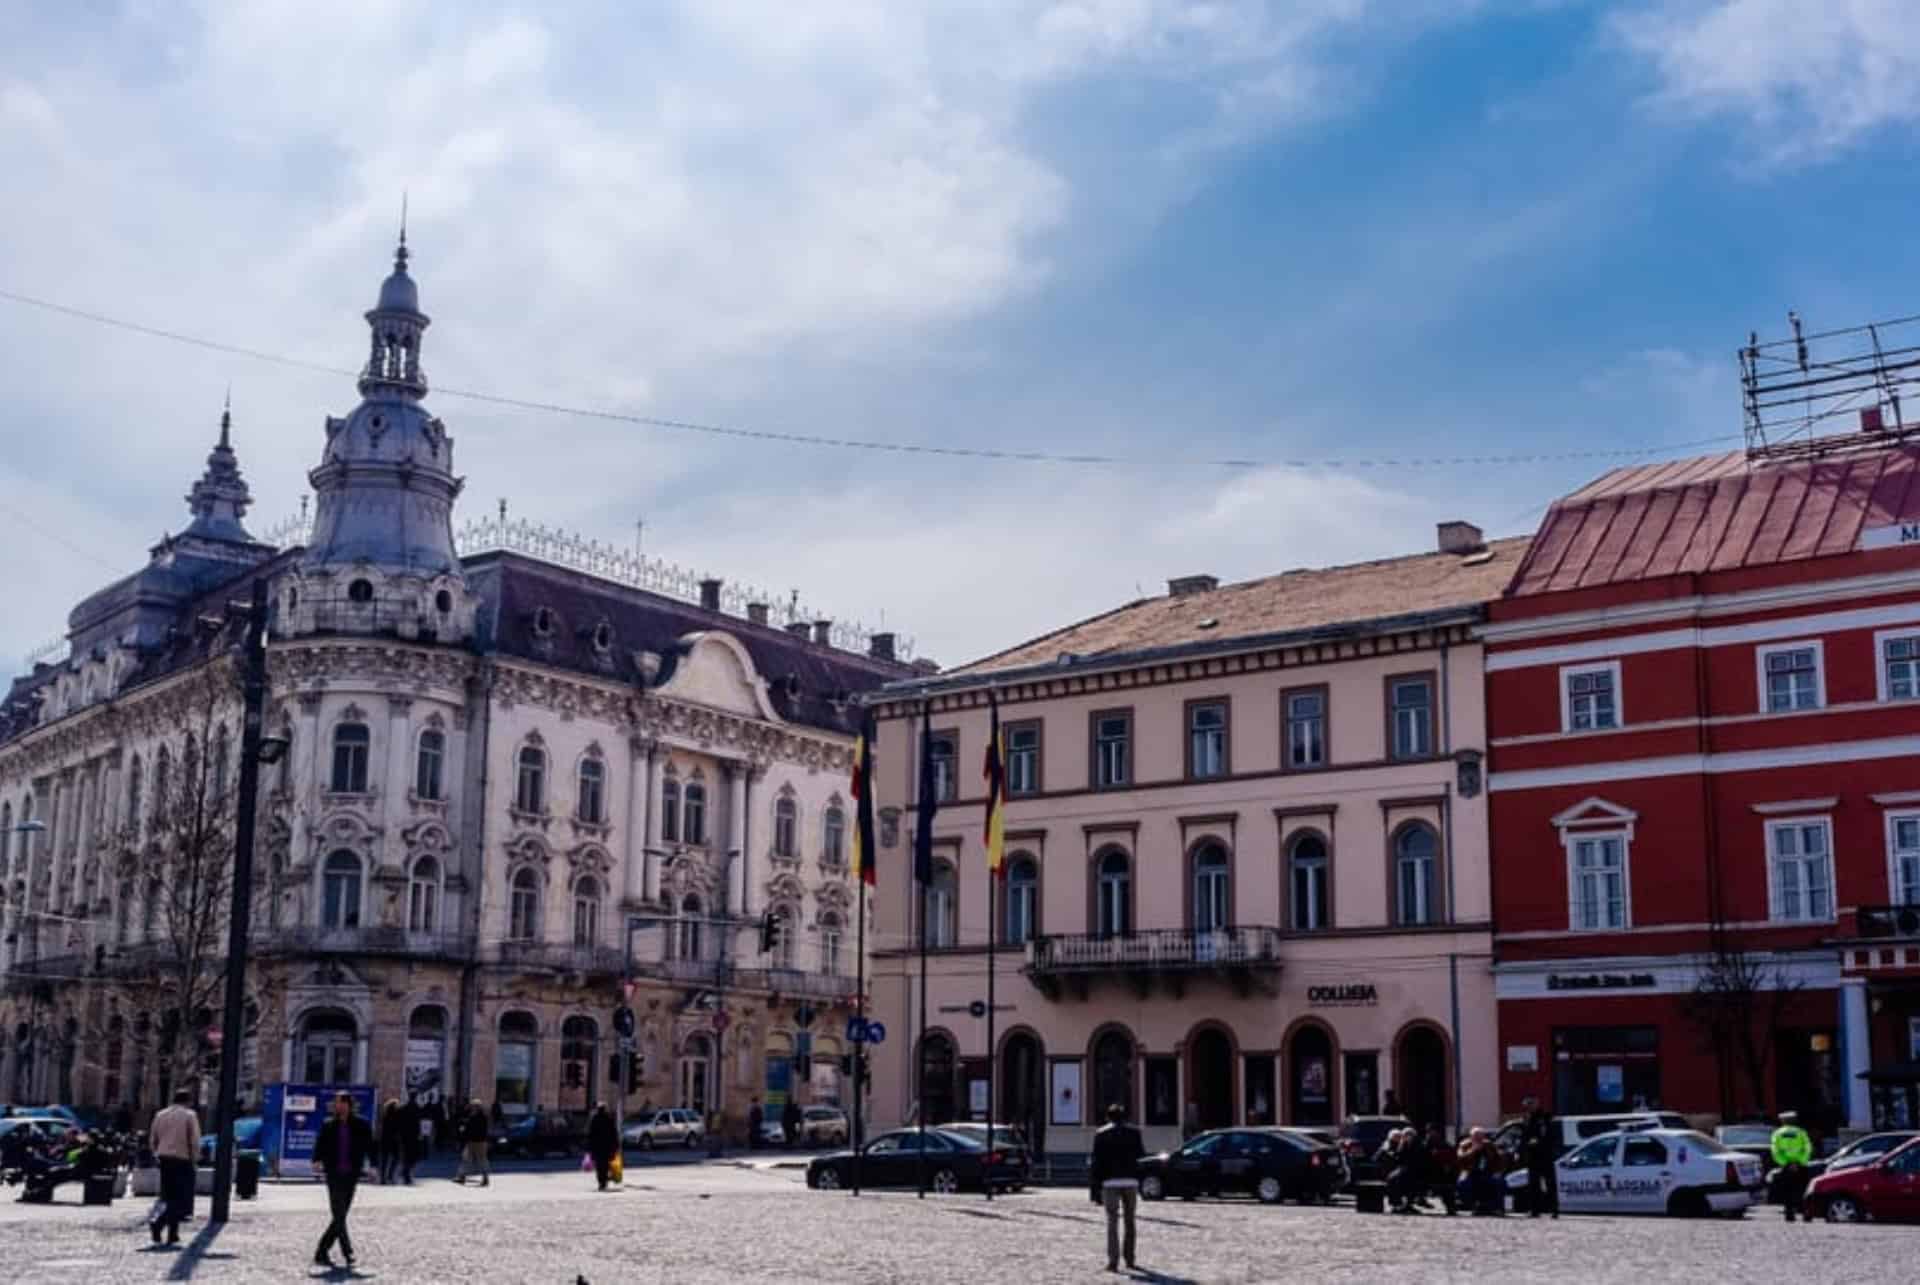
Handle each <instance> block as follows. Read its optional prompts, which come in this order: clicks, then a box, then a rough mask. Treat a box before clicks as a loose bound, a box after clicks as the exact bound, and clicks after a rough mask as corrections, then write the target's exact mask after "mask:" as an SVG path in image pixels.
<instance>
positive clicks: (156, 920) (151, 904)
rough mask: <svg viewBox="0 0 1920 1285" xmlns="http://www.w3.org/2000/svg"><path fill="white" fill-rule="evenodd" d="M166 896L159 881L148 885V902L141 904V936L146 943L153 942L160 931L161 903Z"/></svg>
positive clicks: (156, 880)
mask: <svg viewBox="0 0 1920 1285" xmlns="http://www.w3.org/2000/svg"><path fill="white" fill-rule="evenodd" d="M165 899H166V894H165V893H164V892H163V891H162V890H161V888H160V881H159V880H158V879H155V880H152V881H151V882H149V883H148V884H147V896H146V900H144V901H142V902H141V903H140V935H141V937H142V938H143V939H144V940H146V941H152V940H154V938H155V937H156V936H158V935H159V931H160V903H161V902H162V901H163V900H165Z"/></svg>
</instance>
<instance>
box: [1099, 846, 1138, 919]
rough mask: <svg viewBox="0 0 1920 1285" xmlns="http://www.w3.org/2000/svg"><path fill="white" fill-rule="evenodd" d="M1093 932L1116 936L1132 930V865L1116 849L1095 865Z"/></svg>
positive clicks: (1101, 856)
mask: <svg viewBox="0 0 1920 1285" xmlns="http://www.w3.org/2000/svg"><path fill="white" fill-rule="evenodd" d="M1095 871H1096V874H1095V880H1096V882H1095V885H1094V899H1093V906H1094V932H1095V933H1096V934H1098V935H1099V936H1102V937H1118V936H1120V935H1121V934H1123V933H1130V932H1132V931H1133V862H1132V861H1131V860H1129V859H1128V857H1127V854H1126V853H1125V852H1123V851H1121V850H1120V849H1119V848H1108V849H1107V850H1106V851H1105V852H1104V853H1102V854H1101V855H1100V858H1099V860H1098V861H1097V863H1096V864H1095Z"/></svg>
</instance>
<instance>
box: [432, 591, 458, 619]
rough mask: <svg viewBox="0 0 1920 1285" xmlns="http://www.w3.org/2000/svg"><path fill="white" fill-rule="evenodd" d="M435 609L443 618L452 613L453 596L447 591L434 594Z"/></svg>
mask: <svg viewBox="0 0 1920 1285" xmlns="http://www.w3.org/2000/svg"><path fill="white" fill-rule="evenodd" d="M433 609H434V610H435V611H437V612H439V613H440V614H441V615H443V616H444V615H446V614H447V613H448V612H449V611H452V610H453V595H452V594H450V593H448V592H447V591H446V590H445V589H442V590H441V591H440V592H439V593H436V594H434V595H433Z"/></svg>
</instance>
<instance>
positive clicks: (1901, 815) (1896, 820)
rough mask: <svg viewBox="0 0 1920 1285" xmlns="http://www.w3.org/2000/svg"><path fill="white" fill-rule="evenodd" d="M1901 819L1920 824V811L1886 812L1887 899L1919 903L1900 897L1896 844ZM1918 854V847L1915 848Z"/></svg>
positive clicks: (1919, 854) (1894, 901)
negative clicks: (1903, 899)
mask: <svg viewBox="0 0 1920 1285" xmlns="http://www.w3.org/2000/svg"><path fill="white" fill-rule="evenodd" d="M1903 821H1911V822H1914V823H1915V824H1920V812H1899V811H1890V812H1888V813H1887V901H1888V903H1889V904H1891V905H1896V906H1898V905H1907V904H1920V902H1916V903H1907V902H1903V901H1902V900H1901V898H1900V851H1901V850H1900V848H1899V846H1898V838H1899V826H1900V823H1901V822H1903ZM1914 853H1915V855H1916V856H1920V849H1915V850H1914Z"/></svg>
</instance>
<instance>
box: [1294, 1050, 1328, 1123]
mask: <svg viewBox="0 0 1920 1285" xmlns="http://www.w3.org/2000/svg"><path fill="white" fill-rule="evenodd" d="M1287 1105H1288V1106H1289V1107H1290V1108H1291V1110H1290V1111H1289V1113H1288V1116H1287V1123H1289V1124H1307V1125H1311V1124H1332V1123H1333V1037H1332V1036H1330V1035H1328V1034H1327V1031H1326V1028H1325V1027H1323V1026H1316V1025H1307V1026H1303V1027H1301V1028H1300V1029H1299V1030H1297V1031H1295V1032H1294V1033H1293V1039H1292V1040H1290V1041H1289V1042H1288V1044H1287Z"/></svg>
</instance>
